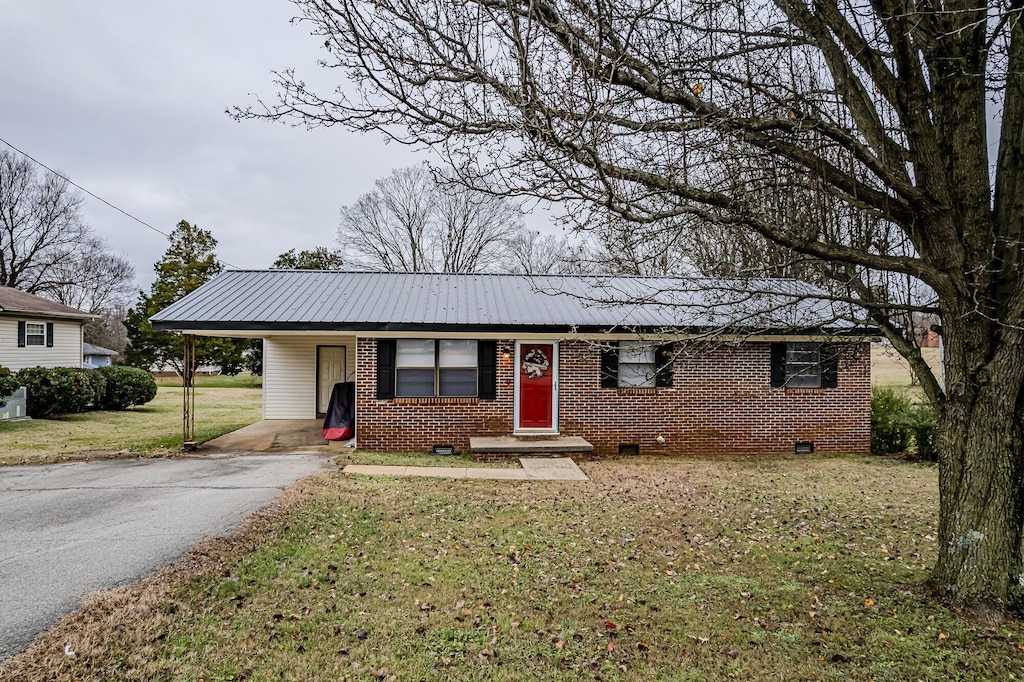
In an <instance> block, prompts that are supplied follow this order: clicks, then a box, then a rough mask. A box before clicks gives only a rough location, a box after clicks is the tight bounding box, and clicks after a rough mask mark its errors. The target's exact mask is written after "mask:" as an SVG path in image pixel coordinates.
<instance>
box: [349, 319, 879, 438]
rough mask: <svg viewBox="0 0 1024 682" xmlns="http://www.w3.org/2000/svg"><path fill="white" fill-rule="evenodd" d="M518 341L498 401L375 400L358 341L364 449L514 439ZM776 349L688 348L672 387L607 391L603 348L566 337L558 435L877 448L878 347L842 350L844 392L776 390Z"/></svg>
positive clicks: (367, 348)
mask: <svg viewBox="0 0 1024 682" xmlns="http://www.w3.org/2000/svg"><path fill="white" fill-rule="evenodd" d="M514 345H515V344H514V341H511V340H507V341H500V342H499V343H498V383H497V399H496V400H489V401H484V400H477V399H465V398H458V399H451V400H448V399H443V398H442V399H437V398H432V399H397V400H391V401H382V400H377V397H376V370H377V355H376V342H375V340H374V339H368V338H361V339H359V341H358V346H357V379H356V386H357V388H356V395H357V417H356V418H357V430H358V438H359V446H360V447H361V448H365V449H371V450H382V451H389V452H422V451H426V450H429V449H430V447H431V446H432V445H435V444H451V445H455V447H456V449H457V450H459V451H466V450H468V449H469V438H470V436H499V435H508V434H511V433H512V427H513V424H512V419H513V371H514V368H513V356H514ZM769 347H770V345H769V344H768V343H756V342H751V343H743V344H739V345H737V346H725V345H720V346H714V347H712V348H705V349H703V350H702V351H701V352H694V353H693V355H687V354H686V353H685V352H681V353H679V356H678V357H677V358H676V360H675V363H674V374H675V377H674V382H673V384H674V385H673V387H672V388H657V389H647V388H643V389H622V388H601V387H600V381H599V377H600V354H599V352H598V350H597V348H596V347H594V346H593V345H591V344H588V343H586V342H582V341H571V342H562V343H561V344H560V346H559V417H558V421H559V431H560V432H561V433H562V434H563V435H569V436H581V437H583V438H586V439H587V440H588V441H590V442H591V443H592V444H593V445H594V454H595V455H610V454H617V453H618V452H619V446H620V445H622V444H637V445H638V446H639V450H640V453H641V454H665V455H706V454H792V453H793V449H794V444H795V443H796V442H797V441H811V442H813V443H814V447H815V452H842V453H867V452H869V450H870V445H871V377H870V372H871V360H870V348H869V345H868V344H867V343H864V344H854V345H850V346H849V347H844V352H843V354H842V357H841V359H840V363H839V381H838V387H837V388H827V389H785V388H771V387H770V386H769V353H770V351H769ZM506 353H507V354H508V355H509V357H508V358H506V357H504V355H505V354H506ZM659 436H661V437H662V438H663V439H664V441H665V442H664V444H660V443H658V441H657V438H658V437H659Z"/></svg>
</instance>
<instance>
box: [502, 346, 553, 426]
mask: <svg viewBox="0 0 1024 682" xmlns="http://www.w3.org/2000/svg"><path fill="white" fill-rule="evenodd" d="M524 342H525V343H527V344H528V345H534V344H538V343H550V344H551V355H552V356H553V357H552V358H551V428H549V429H524V428H522V427H521V426H519V346H520V345H521V344H522V343H524ZM558 344H559V341H558V340H557V339H552V338H550V337H548V338H546V339H516V345H515V349H514V354H513V356H512V376H513V379H514V381H513V385H512V386H513V390H512V433H513V435H522V436H543V435H548V434H550V435H553V436H557V435H558V433H559V431H558Z"/></svg>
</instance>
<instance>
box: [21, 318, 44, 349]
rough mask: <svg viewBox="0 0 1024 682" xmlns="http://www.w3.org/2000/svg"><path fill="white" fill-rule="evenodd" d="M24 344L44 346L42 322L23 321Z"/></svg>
mask: <svg viewBox="0 0 1024 682" xmlns="http://www.w3.org/2000/svg"><path fill="white" fill-rule="evenodd" d="M25 345H26V346H45V345H46V325H45V324H43V323H42V322H26V323H25Z"/></svg>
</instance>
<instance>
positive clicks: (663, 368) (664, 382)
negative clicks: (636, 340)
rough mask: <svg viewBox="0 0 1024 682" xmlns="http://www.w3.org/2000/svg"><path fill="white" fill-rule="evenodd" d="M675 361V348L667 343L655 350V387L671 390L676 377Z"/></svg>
mask: <svg viewBox="0 0 1024 682" xmlns="http://www.w3.org/2000/svg"><path fill="white" fill-rule="evenodd" d="M674 361H675V351H674V346H673V344H671V343H666V344H665V345H663V346H658V347H657V348H655V349H654V367H655V370H656V372H657V373H656V374H655V375H654V385H655V386H657V387H658V388H671V387H672V382H673V379H674V377H673V376H672V363H673V362H674Z"/></svg>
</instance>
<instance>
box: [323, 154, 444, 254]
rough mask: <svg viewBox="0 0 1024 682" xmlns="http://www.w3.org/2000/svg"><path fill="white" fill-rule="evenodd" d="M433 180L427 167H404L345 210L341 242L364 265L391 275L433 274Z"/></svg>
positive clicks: (341, 223) (343, 212) (343, 248)
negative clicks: (430, 234)
mask: <svg viewBox="0 0 1024 682" xmlns="http://www.w3.org/2000/svg"><path fill="white" fill-rule="evenodd" d="M433 212H434V194H433V182H432V180H431V178H430V175H429V173H427V172H426V170H424V169H423V168H419V167H413V168H401V169H399V170H395V171H392V173H391V175H389V176H388V177H386V178H381V179H380V180H377V182H376V183H375V188H374V190H373V191H372V192H369V193H367V194H364V195H362V196H361V197H359V198H358V199H357V200H356V202H355V203H354V204H352V205H351V206H345V207H343V208H342V209H341V222H340V224H339V226H338V244H339V245H340V246H341V248H342V250H344V251H345V252H346V253H353V254H356V255H357V257H359V258H360V264H361V265H363V266H364V267H368V268H380V269H383V270H388V271H403V272H422V271H424V270H429V269H430V265H428V259H427V254H426V252H425V250H424V247H425V246H426V235H427V230H428V228H429V226H430V217H431V214H432V213H433Z"/></svg>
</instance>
